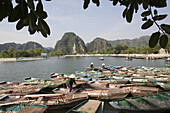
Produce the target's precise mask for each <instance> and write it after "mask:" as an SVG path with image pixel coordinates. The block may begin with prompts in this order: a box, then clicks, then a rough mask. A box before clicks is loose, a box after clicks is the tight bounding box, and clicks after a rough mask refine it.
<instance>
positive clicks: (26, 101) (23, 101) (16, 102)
mask: <svg viewBox="0 0 170 113" xmlns="http://www.w3.org/2000/svg"><path fill="white" fill-rule="evenodd" d="M33 101H35V100H22V101H14V102H8V103H3V104H0V106H6V105H12V104H19V103H28V102H33Z"/></svg>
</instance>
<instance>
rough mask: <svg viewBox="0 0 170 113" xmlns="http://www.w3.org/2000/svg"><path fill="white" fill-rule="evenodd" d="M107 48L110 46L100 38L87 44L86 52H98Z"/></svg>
mask: <svg viewBox="0 0 170 113" xmlns="http://www.w3.org/2000/svg"><path fill="white" fill-rule="evenodd" d="M108 47H112V45H111V44H110V43H109V42H108V41H107V40H105V39H102V38H95V39H94V40H93V41H92V42H90V43H88V44H87V50H88V52H98V51H100V50H102V49H106V48H108Z"/></svg>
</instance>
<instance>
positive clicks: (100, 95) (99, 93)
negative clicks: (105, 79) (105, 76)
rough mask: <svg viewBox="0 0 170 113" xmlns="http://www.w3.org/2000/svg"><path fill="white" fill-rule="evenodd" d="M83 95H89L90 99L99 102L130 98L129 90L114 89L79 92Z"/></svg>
mask: <svg viewBox="0 0 170 113" xmlns="http://www.w3.org/2000/svg"><path fill="white" fill-rule="evenodd" d="M79 92H80V93H82V94H84V93H85V94H88V96H89V97H90V98H94V99H98V100H113V99H122V98H125V97H127V96H128V94H129V90H127V89H120V88H114V89H109V90H93V89H85V90H80V91H79Z"/></svg>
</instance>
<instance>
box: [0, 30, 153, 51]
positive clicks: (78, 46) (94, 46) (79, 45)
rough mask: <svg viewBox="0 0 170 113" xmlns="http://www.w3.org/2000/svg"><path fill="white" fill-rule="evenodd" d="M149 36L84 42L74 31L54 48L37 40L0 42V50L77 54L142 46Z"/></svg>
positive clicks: (146, 42)
mask: <svg viewBox="0 0 170 113" xmlns="http://www.w3.org/2000/svg"><path fill="white" fill-rule="evenodd" d="M149 38H150V36H142V37H139V38H135V39H132V40H130V39H122V40H114V41H107V40H105V39H103V38H100V37H97V38H95V39H94V40H93V41H92V42H89V43H87V44H85V43H84V41H83V40H82V39H81V38H80V37H79V36H77V35H76V34H75V33H73V32H67V33H65V34H64V35H63V36H62V39H61V40H59V41H58V42H57V43H56V45H55V47H54V50H53V48H51V47H48V48H45V47H43V46H42V45H41V44H39V43H37V42H32V41H30V42H27V43H24V44H16V43H5V44H0V52H1V51H2V50H8V49H9V47H13V48H14V50H29V49H36V48H41V49H44V50H47V51H48V53H49V52H51V51H61V52H62V53H63V54H78V53H80V54H81V53H87V52H98V51H100V50H102V49H106V48H108V47H114V46H116V45H117V44H121V45H127V46H129V47H130V46H131V47H137V46H143V45H146V44H148V42H149Z"/></svg>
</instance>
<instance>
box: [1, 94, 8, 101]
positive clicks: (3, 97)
mask: <svg viewBox="0 0 170 113" xmlns="http://www.w3.org/2000/svg"><path fill="white" fill-rule="evenodd" d="M7 97H8V95H5V96H2V97H0V100H3V99H5V98H7Z"/></svg>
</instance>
